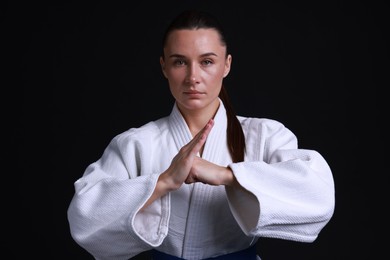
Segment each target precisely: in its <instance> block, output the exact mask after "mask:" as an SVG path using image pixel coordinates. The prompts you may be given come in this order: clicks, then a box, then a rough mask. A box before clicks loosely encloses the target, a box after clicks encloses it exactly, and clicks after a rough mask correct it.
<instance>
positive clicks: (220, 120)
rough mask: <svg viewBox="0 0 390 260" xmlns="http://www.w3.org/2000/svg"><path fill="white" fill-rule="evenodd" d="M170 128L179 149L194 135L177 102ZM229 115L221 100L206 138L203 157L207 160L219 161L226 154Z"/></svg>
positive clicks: (170, 119)
mask: <svg viewBox="0 0 390 260" xmlns="http://www.w3.org/2000/svg"><path fill="white" fill-rule="evenodd" d="M169 128H170V130H171V131H172V136H173V139H174V140H175V143H176V146H177V148H178V150H179V149H180V148H181V147H183V146H184V145H186V144H187V143H188V142H189V141H190V140H191V139H192V135H191V132H190V129H189V127H188V125H187V123H186V121H185V120H184V117H183V116H182V114H181V113H180V111H179V109H178V107H177V104H176V103H175V104H174V106H173V109H172V112H171V114H170V115H169ZM226 130H227V116H226V109H225V106H224V105H223V102H222V101H221V100H220V105H219V107H218V111H217V113H216V114H215V117H214V126H213V129H211V132H210V134H209V136H208V138H207V140H206V143H205V147H204V150H203V155H202V157H203V158H205V159H206V160H209V161H212V162H215V163H217V162H218V161H220V159H221V158H220V157H221V156H223V155H224V156H226V153H225V152H226V150H227V140H226Z"/></svg>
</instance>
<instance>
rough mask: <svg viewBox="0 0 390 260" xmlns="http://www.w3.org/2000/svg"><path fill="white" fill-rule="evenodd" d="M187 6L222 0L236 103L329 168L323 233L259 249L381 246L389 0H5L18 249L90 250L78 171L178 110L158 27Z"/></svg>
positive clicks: (29, 253)
mask: <svg viewBox="0 0 390 260" xmlns="http://www.w3.org/2000/svg"><path fill="white" fill-rule="evenodd" d="M188 7H196V8H202V9H205V10H208V11H211V12H213V13H214V14H216V15H217V16H218V17H219V18H220V20H221V21H222V23H223V24H224V25H225V27H226V29H227V31H228V36H229V39H230V44H231V52H232V55H233V64H232V70H231V73H230V75H229V76H228V78H227V79H226V81H225V85H226V86H227V90H228V91H229V93H230V96H231V99H232V102H233V104H234V105H235V108H236V112H237V113H238V114H239V115H244V116H251V117H252V116H253V117H268V118H273V119H276V120H279V121H281V122H283V123H284V124H285V125H286V126H287V127H288V128H290V129H291V130H292V131H293V132H294V133H295V134H296V135H297V136H298V140H299V145H300V146H301V147H302V148H309V149H315V150H317V151H319V152H320V153H321V154H323V155H324V157H325V158H326V159H327V160H328V162H329V164H330V166H331V168H332V170H333V174H334V179H335V185H336V210H335V213H334V216H333V218H332V219H331V221H330V222H329V224H328V225H327V226H326V227H325V228H324V229H323V231H322V233H320V235H319V237H318V239H317V240H316V241H315V242H314V243H310V244H305V243H297V242H289V241H283V240H276V239H265V238H262V239H260V242H259V244H258V252H259V253H260V255H261V256H262V258H263V259H264V260H271V259H286V258H288V259H352V258H353V259H374V258H375V257H373V255H375V254H376V253H377V250H378V249H377V248H376V245H377V244H378V243H379V238H376V236H377V235H378V232H379V233H380V229H379V228H378V227H375V226H376V225H377V224H378V223H380V222H381V220H382V219H383V218H384V215H382V214H378V212H382V209H381V208H382V207H381V208H378V207H377V204H376V203H377V202H376V201H377V198H378V197H377V196H379V192H378V194H377V193H376V191H379V188H376V185H378V183H380V182H383V180H384V179H383V175H384V174H385V172H383V171H382V170H381V169H383V168H381V165H382V164H383V159H384V158H383V154H382V153H381V152H379V146H381V147H383V143H382V142H381V140H379V137H380V134H381V133H380V131H379V126H378V116H379V115H378V112H379V110H378V107H377V103H378V102H377V87H378V86H384V87H386V86H387V87H388V86H389V85H388V83H384V81H382V80H379V78H380V77H381V76H382V75H386V74H387V75H388V67H387V66H388V65H387V64H388V61H389V60H388V57H389V56H388V47H387V45H386V44H388V29H387V27H386V26H385V24H384V22H385V20H386V15H387V14H386V13H387V10H386V9H385V6H384V5H382V4H381V3H379V2H375V1H367V2H366V3H365V2H362V1H360V2H359V1H350V2H347V1H307V2H297V1H230V2H229V1H156V2H151V1H138V2H135V1H123V2H120V3H118V2H115V1H93V2H86V1H49V2H39V1H30V2H18V1H15V2H11V1H9V2H5V3H3V4H1V31H2V43H3V44H5V45H3V46H4V47H3V50H2V53H3V55H2V56H3V57H6V58H5V59H3V65H5V69H3V73H4V74H3V76H4V77H3V79H4V80H3V82H4V83H3V84H4V85H3V88H4V90H3V97H4V98H3V100H4V101H3V106H4V104H6V103H7V102H10V101H11V102H10V103H8V105H7V106H5V107H4V108H3V113H4V115H5V118H6V119H10V123H9V124H8V125H7V126H12V127H10V128H11V129H13V130H14V131H13V132H12V133H11V134H10V135H9V137H8V136H6V137H5V139H7V140H5V141H7V142H10V143H11V147H12V148H14V149H15V148H16V150H14V149H11V150H7V155H8V156H9V157H10V160H9V161H5V162H4V165H17V167H12V170H7V171H5V172H6V175H7V176H8V178H9V179H10V180H7V181H5V183H4V184H3V186H4V187H3V190H5V191H6V195H5V196H4V201H6V203H4V208H5V210H3V212H4V213H3V216H6V217H8V218H7V221H4V226H3V229H4V230H7V231H10V232H9V235H4V236H3V239H2V244H3V248H5V249H6V251H8V252H9V253H10V257H9V258H8V259H25V258H30V257H31V258H38V259H92V257H91V256H90V255H89V254H88V253H86V251H84V250H83V249H82V248H80V247H79V246H78V245H77V244H76V243H75V242H74V241H73V240H72V238H71V236H70V233H69V226H68V222H67V217H66V211H67V207H68V205H69V203H70V200H71V198H72V196H73V192H74V188H73V183H74V181H76V179H77V178H79V177H80V176H81V175H82V173H83V171H84V170H85V168H86V167H87V165H88V164H90V163H91V162H93V161H95V160H97V159H98V158H99V157H100V156H101V154H102V152H103V149H104V148H105V147H106V145H107V144H108V142H109V141H110V140H111V139H112V138H113V137H114V136H115V135H116V134H119V133H121V132H123V131H125V130H127V129H128V128H130V127H138V126H141V125H142V124H144V123H146V122H149V121H151V120H154V119H157V118H159V117H161V116H165V115H167V114H168V113H170V111H171V109H172V104H173V99H172V97H171V96H170V92H169V89H168V86H167V82H166V80H165V79H164V78H163V75H162V73H161V71H160V67H159V55H160V53H161V37H162V33H163V30H164V28H165V27H166V25H167V24H168V22H169V21H170V19H171V18H173V16H174V15H176V14H177V13H178V12H179V11H181V10H182V9H185V8H188ZM5 90H7V91H8V93H9V94H6V92H5ZM9 97H15V99H11V100H8V98H9ZM5 128H8V127H5ZM382 149H383V148H382ZM6 158H7V157H6ZM8 178H7V179H8ZM374 184H375V187H374ZM374 218H375V221H373V220H374ZM7 233H8V232H7ZM143 256H145V254H141V256H139V259H143Z"/></svg>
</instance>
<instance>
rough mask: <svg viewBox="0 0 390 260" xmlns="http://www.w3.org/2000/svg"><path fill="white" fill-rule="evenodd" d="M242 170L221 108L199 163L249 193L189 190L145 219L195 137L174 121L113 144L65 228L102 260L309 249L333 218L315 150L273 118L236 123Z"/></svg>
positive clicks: (330, 191) (323, 165)
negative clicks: (285, 243)
mask: <svg viewBox="0 0 390 260" xmlns="http://www.w3.org/2000/svg"><path fill="white" fill-rule="evenodd" d="M238 118H239V120H240V122H241V125H242V128H243V131H244V134H245V137H246V155H245V162H240V163H232V159H231V157H230V155H229V152H228V147H227V144H226V128H227V118H226V110H225V108H224V106H223V103H222V102H221V105H220V107H219V110H218V112H217V114H216V116H215V118H214V120H215V124H214V127H213V128H212V130H211V132H210V134H209V136H208V139H207V141H206V144H205V147H204V151H203V155H202V157H203V158H204V159H206V160H208V161H211V162H213V163H216V164H218V165H221V166H230V168H231V169H232V171H233V173H234V175H235V177H236V179H237V181H238V182H239V183H240V184H241V186H242V187H244V188H245V190H243V189H238V188H230V187H225V186H211V185H206V184H203V183H195V184H190V185H187V184H183V185H182V187H181V188H180V189H178V190H177V191H174V192H171V193H169V194H168V195H166V196H164V197H162V198H160V199H158V200H156V201H155V202H153V203H152V204H151V205H150V206H149V207H147V208H146V209H145V210H144V211H142V212H141V211H140V209H141V208H142V206H143V205H144V204H145V202H146V201H147V200H148V198H149V197H150V196H151V194H152V193H153V190H154V188H155V186H156V182H157V179H158V177H159V175H160V174H161V173H162V172H163V171H165V170H166V169H167V168H168V166H169V165H170V163H171V160H172V159H173V157H174V156H175V155H176V154H177V153H178V151H179V149H180V148H181V147H182V146H184V145H185V144H187V143H188V142H189V141H190V140H191V139H192V136H191V133H190V131H189V128H188V126H187V124H186V123H185V121H184V118H183V117H182V115H181V114H180V112H179V110H178V108H177V107H176V105H174V107H173V110H172V113H171V114H170V115H169V116H167V117H165V118H161V119H159V120H156V121H153V122H150V123H148V124H145V125H144V126H142V127H139V128H131V129H129V130H128V131H125V132H124V133H121V134H119V135H117V136H116V137H115V138H113V140H112V141H111V142H110V144H109V145H108V147H107V148H106V150H105V151H104V154H103V155H102V157H101V158H100V159H99V160H98V161H96V162H94V163H92V164H91V165H89V166H88V167H87V169H86V171H85V173H84V175H83V176H82V177H81V178H80V179H78V180H77V181H76V182H75V194H74V197H73V199H72V201H71V203H70V205H69V209H68V220H69V224H70V231H71V234H72V237H73V239H74V240H75V241H76V242H77V243H78V244H79V245H80V246H82V247H83V248H84V249H86V250H87V251H88V252H89V253H90V254H92V255H93V256H94V257H95V258H96V259H109V260H113V259H129V258H131V257H133V256H135V255H137V254H139V253H141V252H143V251H146V250H150V249H153V248H155V249H157V250H159V251H162V252H165V253H168V254H171V255H174V256H178V257H181V258H185V259H203V258H208V257H213V256H217V255H221V254H227V253H230V252H235V251H239V250H242V249H245V248H247V247H249V246H250V245H253V244H254V243H256V241H257V239H258V237H273V238H280V239H288V240H294V241H301V242H312V241H314V240H315V239H316V237H317V236H318V234H319V232H320V231H321V229H322V228H323V227H324V226H325V225H326V224H327V223H328V221H329V220H330V219H331V217H332V215H333V212H334V206H335V194H334V183H333V176H332V172H331V170H330V168H329V166H328V164H327V162H326V161H325V160H324V159H323V157H322V156H321V155H320V154H319V153H318V152H316V151H313V150H304V149H298V147H297V139H296V137H295V135H294V134H293V133H292V132H291V131H290V130H288V129H287V128H286V127H284V126H283V125H282V124H281V123H279V122H277V121H274V120H270V119H259V118H246V117H238Z"/></svg>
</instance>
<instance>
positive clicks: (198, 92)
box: [184, 90, 204, 95]
mask: <svg viewBox="0 0 390 260" xmlns="http://www.w3.org/2000/svg"><path fill="white" fill-rule="evenodd" d="M184 94H187V95H201V94H204V93H203V92H200V91H196V90H190V91H184Z"/></svg>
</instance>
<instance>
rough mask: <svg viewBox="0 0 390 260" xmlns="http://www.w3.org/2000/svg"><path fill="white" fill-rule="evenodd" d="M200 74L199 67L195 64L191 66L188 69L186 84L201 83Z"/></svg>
mask: <svg viewBox="0 0 390 260" xmlns="http://www.w3.org/2000/svg"><path fill="white" fill-rule="evenodd" d="M198 73H199V71H198V67H197V66H196V65H195V64H191V65H189V66H188V69H187V75H186V83H187V84H189V85H193V84H196V83H198V81H199V75H198Z"/></svg>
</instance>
